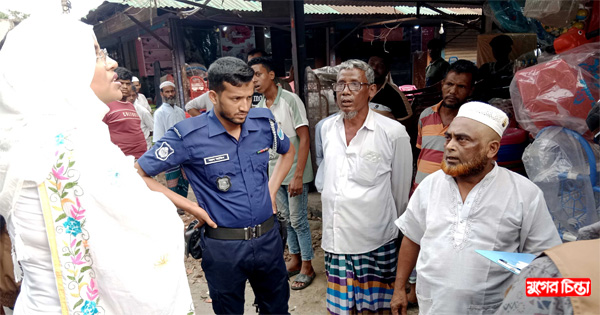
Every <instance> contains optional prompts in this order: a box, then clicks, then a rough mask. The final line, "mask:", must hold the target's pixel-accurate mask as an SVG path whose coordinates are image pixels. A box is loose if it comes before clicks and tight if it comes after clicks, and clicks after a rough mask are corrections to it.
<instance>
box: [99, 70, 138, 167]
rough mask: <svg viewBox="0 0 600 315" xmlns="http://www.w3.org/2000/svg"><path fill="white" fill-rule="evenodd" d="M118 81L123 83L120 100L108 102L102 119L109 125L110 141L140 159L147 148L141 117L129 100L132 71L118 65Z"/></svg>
mask: <svg viewBox="0 0 600 315" xmlns="http://www.w3.org/2000/svg"><path fill="white" fill-rule="evenodd" d="M115 73H116V75H117V76H118V79H117V81H118V82H119V83H121V94H122V95H123V96H122V98H121V100H120V101H114V102H110V103H108V104H106V105H107V106H108V108H109V111H108V113H106V115H105V116H104V118H103V119H102V121H103V122H104V123H105V124H106V125H107V126H108V131H109V132H110V141H112V143H114V144H116V145H117V146H118V147H119V148H120V149H121V151H123V153H124V154H125V155H132V156H133V157H134V158H136V159H139V158H140V156H142V154H144V153H145V152H146V150H147V147H146V139H145V138H144V133H143V132H142V128H141V127H140V125H141V123H142V122H141V119H140V117H139V116H138V113H137V112H136V110H135V107H134V106H133V104H132V103H130V102H128V101H127V98H128V97H129V94H131V77H132V76H133V75H132V74H131V71H129V70H127V69H125V68H123V67H118V68H116V69H115Z"/></svg>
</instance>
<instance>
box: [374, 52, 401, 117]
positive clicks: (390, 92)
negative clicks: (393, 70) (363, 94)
mask: <svg viewBox="0 0 600 315" xmlns="http://www.w3.org/2000/svg"><path fill="white" fill-rule="evenodd" d="M391 58H392V57H391V55H390V54H388V53H385V52H380V53H377V54H374V55H373V56H371V57H370V58H369V61H368V63H369V66H371V68H373V72H374V73H375V85H376V86H377V92H376V93H375V96H373V98H372V99H371V101H370V104H369V106H370V107H371V108H372V109H373V110H375V111H376V112H378V113H380V114H382V115H384V116H387V117H390V118H392V119H396V120H398V121H404V120H406V119H408V118H410V117H411V116H412V109H411V107H410V103H409V102H408V99H407V98H406V96H404V93H402V92H401V91H400V90H399V89H398V86H397V85H396V84H394V83H393V82H392V76H391V75H390V64H391Z"/></svg>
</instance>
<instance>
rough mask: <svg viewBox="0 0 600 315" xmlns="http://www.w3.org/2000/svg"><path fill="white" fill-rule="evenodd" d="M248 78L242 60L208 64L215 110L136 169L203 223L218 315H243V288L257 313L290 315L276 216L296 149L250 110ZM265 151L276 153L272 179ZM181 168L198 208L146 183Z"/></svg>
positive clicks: (166, 139) (177, 129)
mask: <svg viewBox="0 0 600 315" xmlns="http://www.w3.org/2000/svg"><path fill="white" fill-rule="evenodd" d="M253 76H254V71H252V69H251V68H250V67H248V66H247V65H246V64H245V63H244V62H243V61H242V60H240V59H237V58H234V57H223V58H220V59H217V60H216V61H215V62H213V63H212V64H211V66H210V68H209V69H208V79H209V81H210V91H209V92H208V93H209V97H210V100H211V102H212V103H213V104H214V108H213V109H211V110H209V111H208V112H207V113H206V114H204V115H199V116H196V117H192V118H190V119H186V120H184V121H182V122H179V123H178V124H176V125H175V126H174V127H173V128H171V129H169V130H168V131H167V132H166V133H165V135H164V136H163V137H162V138H161V139H160V140H158V142H157V143H156V145H155V146H154V148H153V149H152V150H150V151H148V152H147V153H146V154H145V155H144V156H142V157H141V158H140V159H139V160H138V164H136V168H137V169H138V172H139V173H140V175H141V176H142V178H144V180H145V181H146V183H147V184H148V186H149V187H150V189H152V190H155V191H159V192H162V193H164V194H165V195H166V196H167V197H169V198H170V199H171V201H173V202H174V203H175V204H176V205H177V207H178V208H182V209H185V210H186V211H188V212H189V213H191V214H194V216H196V218H199V219H202V221H201V222H200V225H201V226H202V225H204V226H203V227H202V229H204V230H203V233H202V237H201V243H202V249H203V254H202V269H203V270H204V271H205V273H206V280H207V281H208V288H209V291H210V297H211V298H212V300H213V302H212V306H213V310H214V312H215V313H216V314H243V313H244V291H245V288H246V281H249V282H250V285H251V286H252V288H253V291H254V295H255V297H256V303H257V304H258V308H259V310H260V313H261V314H288V300H289V297H290V290H289V286H288V277H287V272H286V269H285V262H284V258H283V244H282V239H281V236H280V234H279V224H278V221H277V219H275V215H274V214H275V213H276V208H275V196H276V193H277V191H278V190H279V186H280V185H281V183H282V181H283V179H284V177H285V176H286V175H287V173H288V171H289V170H290V167H291V165H292V162H293V159H294V153H295V149H294V147H293V145H291V144H290V141H289V139H288V138H287V136H286V135H285V134H284V133H283V131H282V130H281V129H280V128H279V126H278V125H277V123H276V122H274V117H273V114H271V112H270V111H269V110H268V109H266V108H253V109H251V108H250V104H251V101H252V94H253V93H254V87H253V84H252V77H253ZM163 107H167V106H163ZM269 148H272V149H274V150H275V151H276V152H277V153H279V154H281V157H280V158H279V160H278V162H277V165H276V166H275V168H274V170H273V173H272V175H271V177H270V179H269V177H268V176H267V165H268V162H269V153H268V150H269ZM179 165H182V166H183V168H184V169H185V171H186V173H187V174H188V176H189V178H190V181H191V184H192V189H193V190H194V193H195V195H196V198H197V200H198V203H194V202H192V201H190V200H189V199H187V198H184V197H182V196H179V195H177V194H175V193H173V192H172V191H170V190H168V189H166V188H165V187H164V186H162V185H161V184H160V183H158V182H157V181H155V180H154V179H153V178H152V177H150V176H154V175H156V174H159V173H160V172H162V171H164V170H166V169H170V168H172V167H176V166H179ZM204 223H206V224H204ZM178 258H179V257H169V259H178Z"/></svg>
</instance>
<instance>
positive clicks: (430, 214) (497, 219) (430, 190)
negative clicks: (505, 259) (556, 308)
mask: <svg viewBox="0 0 600 315" xmlns="http://www.w3.org/2000/svg"><path fill="white" fill-rule="evenodd" d="M396 225H398V227H399V228H400V230H401V231H402V233H404V235H405V236H406V237H408V238H409V239H411V240H412V241H413V242H415V243H417V244H420V246H421V251H420V253H419V258H418V260H417V297H418V299H419V312H420V313H421V314H487V313H490V312H492V313H493V312H494V311H495V310H496V309H497V308H498V307H499V306H500V304H501V303H502V299H503V298H504V292H505V291H506V289H507V288H508V286H509V285H510V284H511V283H512V281H513V280H514V279H513V277H512V275H513V274H512V273H511V272H508V271H507V270H505V269H504V268H502V267H500V266H499V265H497V264H495V263H492V262H491V261H489V260H488V259H486V258H484V257H483V256H481V255H479V254H477V253H476V252H475V250H477V249H481V250H494V251H506V252H519V253H532V254H539V253H540V252H542V251H544V250H546V249H548V248H550V247H553V246H556V245H559V244H561V240H560V238H559V236H558V232H557V231H556V228H555V227H554V225H553V223H552V218H551V217H550V213H549V212H548V208H547V206H546V202H545V201H544V195H543V193H542V191H541V190H540V189H539V188H538V187H537V186H536V185H535V184H533V183H532V182H531V181H529V180H528V179H527V178H525V177H523V176H521V175H518V174H516V173H513V172H511V171H509V170H507V169H505V168H502V167H499V166H497V165H496V166H495V167H494V168H493V169H492V171H491V172H490V173H488V174H487V175H486V176H485V177H484V178H483V179H482V180H481V182H479V183H478V184H477V185H476V186H475V187H474V188H473V189H472V190H471V191H470V192H469V194H468V196H467V198H466V199H465V202H463V201H462V198H461V196H460V192H459V190H458V186H457V184H456V181H455V180H454V178H453V177H451V176H448V175H446V174H445V173H444V172H443V171H441V170H439V171H437V172H435V173H433V174H431V175H429V176H427V177H426V178H425V179H424V180H423V181H422V182H421V184H419V187H417V189H416V190H415V192H414V193H413V195H412V197H411V199H410V201H409V203H408V207H407V209H406V212H405V213H404V214H403V215H402V216H401V217H400V218H398V220H396Z"/></svg>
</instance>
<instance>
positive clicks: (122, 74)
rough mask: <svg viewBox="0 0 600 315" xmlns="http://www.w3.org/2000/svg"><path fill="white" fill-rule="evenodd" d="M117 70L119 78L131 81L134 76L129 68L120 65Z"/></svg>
mask: <svg viewBox="0 0 600 315" xmlns="http://www.w3.org/2000/svg"><path fill="white" fill-rule="evenodd" d="M115 72H116V73H117V76H118V79H119V80H129V81H131V78H133V73H131V71H129V69H127V68H123V67H118V68H116V69H115Z"/></svg>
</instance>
